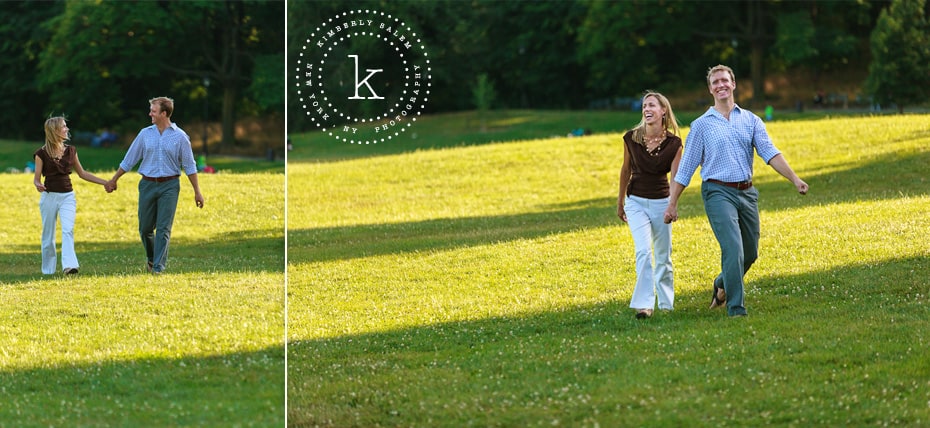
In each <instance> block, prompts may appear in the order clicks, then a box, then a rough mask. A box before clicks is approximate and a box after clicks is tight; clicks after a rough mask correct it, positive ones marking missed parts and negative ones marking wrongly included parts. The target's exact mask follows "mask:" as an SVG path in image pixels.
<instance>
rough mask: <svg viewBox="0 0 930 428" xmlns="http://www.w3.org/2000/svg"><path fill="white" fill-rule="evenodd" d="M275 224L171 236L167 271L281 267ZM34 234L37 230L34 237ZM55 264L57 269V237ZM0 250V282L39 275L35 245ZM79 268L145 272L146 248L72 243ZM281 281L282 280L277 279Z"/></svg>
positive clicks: (132, 243) (131, 244)
mask: <svg viewBox="0 0 930 428" xmlns="http://www.w3.org/2000/svg"><path fill="white" fill-rule="evenodd" d="M280 233H281V232H280V231H278V230H254V231H236V232H230V233H226V234H223V235H221V236H219V237H216V238H214V239H210V240H191V239H181V238H172V239H171V246H170V253H169V256H168V267H167V270H166V272H167V273H180V274H184V273H192V272H260V273H280V274H283V272H284V237H283V236H279V235H280ZM36 239H37V240H38V236H37V237H36ZM58 245H59V246H58V249H59V269H60V264H61V260H60V255H61V252H60V249H61V247H60V243H59V244H58ZM4 248H6V249H7V252H5V253H2V254H0V265H2V266H4V272H3V273H2V275H0V284H2V283H20V282H28V281H35V280H38V279H41V278H42V277H43V276H44V275H42V273H41V264H42V259H41V254H40V248H39V243H38V242H36V244H35V245H8V246H5V247H4ZM75 251H76V252H77V257H78V261H79V262H80V264H81V268H80V271H81V274H80V275H83V276H87V275H133V274H147V272H146V269H145V262H146V259H145V250H144V249H143V248H142V243H141V242H140V241H138V240H132V241H124V242H87V241H78V242H76V243H75ZM282 287H283V284H282Z"/></svg>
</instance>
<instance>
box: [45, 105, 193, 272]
mask: <svg viewBox="0 0 930 428" xmlns="http://www.w3.org/2000/svg"><path fill="white" fill-rule="evenodd" d="M149 107H150V108H149V117H151V119H152V126H149V127H147V128H144V129H142V130H141V131H140V132H139V134H138V135H137V136H136V139H135V140H133V142H132V145H131V146H130V147H129V150H128V151H127V152H126V155H125V157H124V158H123V161H122V162H120V165H119V169H118V170H117V171H116V174H114V175H113V178H111V179H110V180H109V181H107V180H104V179H102V178H100V177H97V176H96V175H94V174H91V173H90V172H87V171H85V170H84V168H83V167H82V166H81V161H80V160H79V159H78V154H77V148H76V147H74V146H70V145H67V144H65V141H67V140H69V139H70V134H69V129H68V124H67V123H66V121H65V118H64V117H61V116H58V117H52V118H49V119H48V120H46V121H45V145H44V146H42V147H41V148H39V149H38V150H36V151H35V153H34V159H35V165H36V168H35V178H34V182H33V184H34V185H35V188H36V190H37V191H39V193H41V194H42V196H41V197H40V198H39V212H40V213H41V217H42V273H43V274H46V275H50V274H54V273H55V271H56V268H57V265H58V260H57V254H56V250H55V223H56V220H60V221H61V266H62V272H63V273H64V274H66V275H70V274H76V273H78V268H79V267H80V266H79V264H78V260H77V255H76V254H75V252H74V221H75V215H76V212H77V201H76V199H75V196H74V190H73V188H72V186H71V172H72V170H73V171H76V172H77V175H78V177H80V178H82V179H84V180H86V181H89V182H91V183H96V184H100V185H103V186H104V189H106V191H107V193H110V192H113V191H114V190H116V187H117V186H116V183H117V181H118V180H119V178H120V177H122V176H123V174H125V173H126V172H127V171H130V170H131V169H132V167H134V166H135V165H136V164H139V174H141V175H142V180H141V181H139V235H140V236H141V238H142V246H143V247H144V248H145V256H146V259H147V261H146V269H147V270H148V271H149V272H152V273H156V274H158V273H161V272H162V271H163V270H164V269H165V266H166V265H167V264H168V243H169V241H170V239H171V226H172V224H173V223H174V214H175V211H176V210H177V206H178V194H179V192H180V189H181V187H180V183H179V180H178V177H179V176H180V174H181V171H182V170H183V171H184V174H185V175H187V178H188V179H189V180H190V182H191V186H193V188H194V202H195V203H196V204H197V207H198V208H203V203H204V198H203V195H201V194H200V184H199V182H198V181H197V165H196V163H195V162H194V153H193V151H192V149H191V142H190V138H189V137H188V136H187V134H186V133H185V132H184V131H183V130H181V128H179V127H178V126H177V125H176V124H174V123H173V122H171V114H172V112H173V111H174V100H172V99H171V98H166V97H158V98H153V99H151V100H149ZM140 161H141V163H140ZM42 176H45V182H44V183H43V182H42Z"/></svg>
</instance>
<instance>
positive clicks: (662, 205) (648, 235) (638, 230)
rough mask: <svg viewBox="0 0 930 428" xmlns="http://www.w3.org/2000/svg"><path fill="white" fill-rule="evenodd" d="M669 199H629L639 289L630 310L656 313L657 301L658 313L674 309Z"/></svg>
mask: <svg viewBox="0 0 930 428" xmlns="http://www.w3.org/2000/svg"><path fill="white" fill-rule="evenodd" d="M666 208H668V198H663V199H646V198H641V197H639V196H633V195H630V196H627V198H626V201H625V203H624V207H623V210H624V211H625V212H626V218H627V224H628V225H629V226H630V233H632V235H633V243H634V245H635V248H636V287H635V288H634V289H633V298H632V299H630V307H631V308H633V309H653V308H654V307H655V304H656V297H657V296H658V300H659V309H668V310H671V309H673V308H674V306H675V288H674V281H673V274H672V225H671V224H665V222H664V218H663V217H664V214H665V209H666Z"/></svg>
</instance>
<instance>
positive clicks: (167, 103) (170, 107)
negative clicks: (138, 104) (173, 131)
mask: <svg viewBox="0 0 930 428" xmlns="http://www.w3.org/2000/svg"><path fill="white" fill-rule="evenodd" d="M149 104H152V105H158V108H159V109H160V110H161V111H163V112H165V114H167V115H168V117H171V113H174V100H172V99H171V98H168V97H155V98H152V99H150V100H149Z"/></svg>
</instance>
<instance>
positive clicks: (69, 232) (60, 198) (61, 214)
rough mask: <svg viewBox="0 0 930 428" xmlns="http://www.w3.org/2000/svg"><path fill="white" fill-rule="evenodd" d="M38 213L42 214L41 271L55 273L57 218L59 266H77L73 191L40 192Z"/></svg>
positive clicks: (75, 205) (75, 207) (56, 261)
mask: <svg viewBox="0 0 930 428" xmlns="http://www.w3.org/2000/svg"><path fill="white" fill-rule="evenodd" d="M39 213H40V214H41V215H42V273H44V274H46V275H48V274H53V273H55V267H56V265H57V264H58V257H57V254H56V252H55V223H56V222H57V221H58V220H61V268H62V270H64V269H67V268H75V269H76V268H78V260H77V255H76V254H75V253H74V218H75V216H76V214H77V200H76V199H75V198H74V192H68V193H54V192H42V197H41V198H39Z"/></svg>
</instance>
